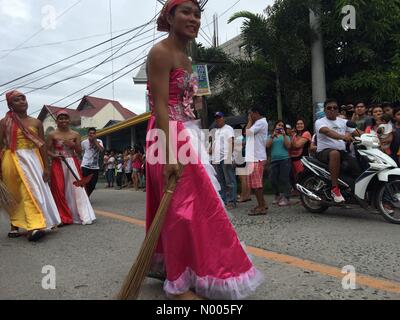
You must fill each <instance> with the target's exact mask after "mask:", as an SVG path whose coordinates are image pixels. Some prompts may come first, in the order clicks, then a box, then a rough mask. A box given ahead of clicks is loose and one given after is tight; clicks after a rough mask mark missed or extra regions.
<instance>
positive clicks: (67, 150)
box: [47, 110, 96, 225]
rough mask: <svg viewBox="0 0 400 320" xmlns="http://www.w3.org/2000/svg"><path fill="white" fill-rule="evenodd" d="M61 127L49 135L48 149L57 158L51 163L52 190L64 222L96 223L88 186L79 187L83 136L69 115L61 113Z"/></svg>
mask: <svg viewBox="0 0 400 320" xmlns="http://www.w3.org/2000/svg"><path fill="white" fill-rule="evenodd" d="M56 122H57V129H56V130H54V131H52V132H50V133H49V135H48V137H47V149H48V154H49V156H50V157H52V158H53V161H52V165H51V184H50V186H51V192H52V194H53V197H54V199H55V200H56V204H57V208H58V211H59V213H60V216H61V220H62V223H63V224H64V225H67V224H73V223H75V224H82V225H87V224H92V222H93V221H94V220H96V216H95V214H94V211H93V208H92V205H91V204H90V201H89V197H88V195H87V193H86V191H85V189H84V185H82V186H76V185H74V182H75V184H76V177H78V178H80V179H82V178H81V177H82V172H81V171H80V163H79V160H78V157H77V156H78V155H80V154H81V152H82V148H81V137H80V135H79V133H78V132H76V131H73V130H71V129H70V118H69V114H68V113H67V112H66V111H65V110H62V111H60V112H58V113H57V118H56Z"/></svg>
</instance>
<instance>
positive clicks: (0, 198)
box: [0, 179, 17, 209]
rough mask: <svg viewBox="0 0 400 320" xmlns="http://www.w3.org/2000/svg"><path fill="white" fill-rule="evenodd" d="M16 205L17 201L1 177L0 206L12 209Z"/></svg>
mask: <svg viewBox="0 0 400 320" xmlns="http://www.w3.org/2000/svg"><path fill="white" fill-rule="evenodd" d="M16 205H17V201H16V200H15V198H14V197H13V195H12V194H11V193H10V191H8V190H7V187H6V185H5V184H4V182H3V181H2V180H1V179H0V208H6V209H11V208H13V207H15V206H16Z"/></svg>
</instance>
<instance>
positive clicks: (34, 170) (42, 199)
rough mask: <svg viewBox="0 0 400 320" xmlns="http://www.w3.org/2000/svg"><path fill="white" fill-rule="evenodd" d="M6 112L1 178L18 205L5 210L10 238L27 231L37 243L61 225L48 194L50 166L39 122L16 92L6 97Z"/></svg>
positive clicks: (0, 136) (0, 139)
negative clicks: (8, 220)
mask: <svg viewBox="0 0 400 320" xmlns="http://www.w3.org/2000/svg"><path fill="white" fill-rule="evenodd" d="M6 99H7V104H8V107H9V111H8V112H7V114H6V116H5V118H4V119H2V120H1V121H0V155H1V156H0V159H1V177H0V178H1V179H2V180H3V182H4V184H5V186H6V188H7V189H8V191H9V192H10V193H11V194H12V195H13V197H14V198H15V199H16V201H17V205H16V206H15V207H14V208H12V209H8V214H9V216H10V221H11V231H10V232H9V233H8V236H9V237H10V238H16V237H19V236H21V233H20V231H19V229H20V228H21V229H25V230H27V231H28V239H29V240H30V241H37V240H39V239H40V238H42V237H43V236H44V235H45V232H44V231H45V230H46V229H50V228H52V227H54V226H57V225H59V224H60V223H61V219H60V215H59V213H58V210H57V207H56V204H55V202H54V199H53V196H52V194H51V191H50V187H49V184H48V181H49V165H48V157H47V151H46V145H45V143H44V130H43V125H42V123H41V121H39V120H37V119H35V118H32V117H30V116H28V114H27V110H28V103H27V100H26V97H25V95H24V94H22V93H21V92H19V91H17V90H13V91H10V92H8V93H7V94H6Z"/></svg>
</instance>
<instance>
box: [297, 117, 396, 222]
mask: <svg viewBox="0 0 400 320" xmlns="http://www.w3.org/2000/svg"><path fill="white" fill-rule="evenodd" d="M347 126H348V127H350V128H355V127H356V125H355V123H354V122H351V121H348V122H347ZM353 146H354V149H355V154H356V159H357V162H358V164H359V166H360V168H361V169H362V171H363V172H362V173H361V175H360V176H359V177H358V178H356V179H354V178H352V177H351V174H349V172H346V170H342V168H345V167H346V163H345V162H344V163H342V165H341V173H340V177H339V180H338V186H339V188H340V191H341V193H342V195H343V197H344V199H345V202H344V203H341V204H337V203H335V202H334V200H333V198H332V196H331V175H330V173H329V167H328V165H326V164H325V163H322V162H320V161H318V160H317V159H314V158H312V157H303V158H302V159H301V162H302V163H303V166H304V172H303V173H302V175H301V176H300V177H299V182H298V184H297V185H296V187H297V190H298V191H299V192H300V199H301V203H302V205H303V206H304V208H305V209H307V211H309V212H311V213H323V212H325V211H326V210H327V209H328V208H329V207H338V206H343V205H348V204H358V205H360V206H361V207H363V208H364V209H366V210H371V211H372V210H373V209H374V208H375V209H376V210H378V211H379V213H380V214H381V215H382V216H383V218H385V220H387V221H388V222H391V223H395V224H400V168H399V167H398V166H397V164H396V162H395V161H394V160H393V159H392V158H391V157H390V156H388V155H387V154H386V153H384V152H382V151H381V150H380V149H379V147H380V142H379V138H378V136H377V134H366V133H364V134H362V135H361V136H360V137H355V140H354V141H353Z"/></svg>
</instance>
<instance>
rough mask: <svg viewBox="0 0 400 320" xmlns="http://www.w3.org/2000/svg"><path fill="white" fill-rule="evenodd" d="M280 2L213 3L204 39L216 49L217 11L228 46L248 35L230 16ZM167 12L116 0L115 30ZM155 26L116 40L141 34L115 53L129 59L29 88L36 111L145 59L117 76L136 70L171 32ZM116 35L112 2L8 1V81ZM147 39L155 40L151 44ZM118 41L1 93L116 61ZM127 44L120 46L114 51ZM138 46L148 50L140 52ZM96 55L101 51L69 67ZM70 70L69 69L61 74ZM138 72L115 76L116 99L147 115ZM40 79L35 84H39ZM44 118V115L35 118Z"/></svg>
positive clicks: (4, 26) (149, 2) (4, 13)
mask: <svg viewBox="0 0 400 320" xmlns="http://www.w3.org/2000/svg"><path fill="white" fill-rule="evenodd" d="M272 3H273V0H240V1H238V0H209V1H208V4H207V6H206V8H205V11H204V13H203V17H202V28H203V30H202V31H201V32H200V36H199V38H198V41H199V42H201V43H203V44H204V45H205V46H209V42H208V41H210V39H209V38H211V37H212V31H213V30H212V24H210V25H209V26H207V24H209V23H212V16H213V15H214V14H215V13H217V14H218V15H220V18H219V37H220V43H223V42H225V41H227V40H229V39H231V38H233V37H235V36H236V35H238V34H239V33H240V27H241V23H242V20H238V21H235V22H233V23H231V24H227V20H228V19H229V17H230V16H231V15H232V14H233V13H235V12H237V11H241V10H248V11H251V12H254V13H261V12H262V10H263V9H265V8H266V7H267V6H268V5H270V4H272ZM160 9H161V5H160V4H158V3H157V1H156V0H112V4H111V12H112V15H111V16H112V30H113V35H114V36H116V35H118V34H121V33H123V32H126V31H128V30H130V29H132V28H135V27H137V26H140V25H143V24H146V23H147V22H149V21H151V19H152V18H153V17H154V16H155V14H156V12H158V11H159V10H160ZM154 26H155V24H154V23H153V24H150V25H148V26H145V27H144V28H143V29H142V28H140V29H138V30H137V31H135V32H132V33H129V34H128V35H126V36H124V37H121V38H119V39H117V40H115V41H114V42H113V44H114V45H118V44H119V43H122V44H124V43H125V42H126V41H127V40H129V39H130V38H132V37H133V36H135V35H137V34H138V33H139V32H140V33H139V34H138V35H137V36H136V37H135V38H133V39H132V40H131V41H130V42H128V43H127V44H126V45H125V46H124V47H122V48H121V50H120V51H119V52H118V53H115V56H118V55H120V54H123V53H125V52H128V51H131V52H130V53H127V54H126V55H124V56H123V57H121V58H118V59H115V60H114V65H113V66H112V64H111V63H106V64H104V65H102V66H99V67H97V68H93V70H91V72H89V73H87V74H85V75H83V76H81V77H77V78H74V79H70V80H68V81H64V82H61V83H59V84H56V85H54V86H52V87H49V88H46V89H40V90H36V91H34V92H32V93H28V94H27V96H28V101H29V112H30V113H33V112H35V111H37V110H40V109H41V108H42V106H43V105H44V104H53V103H54V102H56V101H58V100H61V99H63V98H64V97H67V96H69V95H71V94H73V93H75V92H76V91H78V90H80V89H82V88H84V87H86V86H89V85H91V84H92V83H93V82H96V81H99V80H100V79H102V78H104V77H107V76H108V75H110V74H111V73H112V68H114V72H116V71H117V70H119V69H122V68H123V67H125V66H126V65H128V64H130V63H133V62H135V61H137V62H136V63H134V64H132V65H131V66H130V67H128V68H126V69H123V70H121V72H119V73H116V74H115V78H117V77H119V76H122V75H123V74H124V73H126V72H128V71H129V69H132V68H134V67H136V66H138V65H139V64H140V63H142V62H143V58H144V57H145V55H146V53H147V52H148V50H149V49H150V47H151V45H152V41H155V42H157V41H159V39H158V37H160V36H162V35H163V33H158V32H156V31H155V28H154ZM82 38H84V39H82ZM109 38H110V6H109V0H0V39H1V40H2V41H1V42H0V65H1V71H0V84H4V83H6V82H8V81H10V80H13V79H15V78H18V77H20V76H23V75H25V74H27V73H29V72H32V71H35V70H37V69H39V68H42V67H44V66H47V65H49V64H51V63H54V62H57V61H59V60H61V59H64V58H67V57H68V56H71V55H73V54H75V53H78V52H79V51H82V50H84V49H87V48H89V47H91V46H94V45H96V44H98V43H100V42H103V41H106V40H107V39H109ZM147 42H150V43H148V44H146V43H147ZM145 44H146V45H145ZM110 46H111V44H110V43H107V44H104V45H102V46H100V47H98V48H95V49H93V50H90V51H88V52H86V53H84V54H81V55H78V56H76V57H74V58H71V59H68V60H66V61H64V62H62V63H59V64H57V65H54V66H53V67H51V68H48V69H45V70H43V71H41V72H39V73H35V74H33V75H31V76H29V77H27V78H24V79H21V80H19V81H18V82H14V83H12V84H10V85H6V86H2V87H0V93H1V92H3V91H5V90H7V89H11V88H19V89H21V90H22V91H23V92H28V91H30V90H34V89H37V88H40V87H43V86H48V85H49V84H52V83H54V82H57V81H60V80H63V79H66V78H68V77H71V76H76V75H78V74H79V73H81V72H83V71H85V70H86V69H88V68H91V67H94V66H96V65H97V64H99V63H100V62H102V61H104V60H105V59H106V58H108V57H109V56H110V55H111V51H106V50H107V49H110ZM120 47H121V46H120ZM120 47H117V48H115V49H114V52H115V51H116V50H118V48H120ZM137 47H140V48H138V49H135V48H137ZM10 50H11V51H10ZM110 50H111V49H110ZM104 51H105V52H104ZM101 52H103V53H101ZM94 55H97V56H96V57H94V58H91V59H88V60H87V61H85V62H81V63H79V64H76V65H75V66H73V67H69V68H66V67H67V66H70V65H71V64H75V63H77V62H79V61H81V60H83V59H87V58H90V57H91V56H94ZM62 68H65V69H64V70H62V71H60V72H56V71H59V70H60V69H62ZM138 70H139V69H136V70H134V71H131V72H129V73H128V74H126V75H125V76H122V77H121V78H120V79H119V80H117V81H115V85H114V94H115V96H114V97H115V100H118V101H120V102H121V104H122V105H123V106H125V107H127V108H128V109H130V110H132V111H133V112H135V113H137V114H140V113H143V112H144V111H145V86H143V85H134V84H133V81H132V77H133V76H135V75H136V73H137V71H138ZM39 77H43V79H41V80H39V79H38V78H39ZM33 80H35V81H34V82H32V81H33ZM110 81H111V77H108V78H106V79H104V80H103V81H101V82H99V83H97V84H95V85H93V86H90V87H88V88H87V89H85V90H82V91H79V92H77V93H75V94H73V95H72V96H71V97H69V98H67V99H65V100H62V101H61V102H59V103H56V104H54V105H56V106H60V107H65V106H67V105H68V104H70V103H72V102H74V101H76V100H78V99H80V98H82V97H83V96H84V95H85V94H89V93H91V92H92V91H94V90H96V89H97V88H99V87H100V86H102V85H104V84H106V83H108V82H110ZM29 82H32V83H29ZM92 95H93V96H96V97H101V98H106V99H113V89H112V86H111V85H109V86H107V87H105V88H104V89H102V90H100V91H98V92H96V93H94V94H92ZM0 100H4V94H3V95H2V96H1V97H0ZM0 105H1V108H0V116H1V117H2V116H3V115H4V114H5V112H6V111H7V106H6V103H5V102H4V101H2V102H0ZM77 105H78V103H74V104H73V105H72V106H71V107H70V108H76V107H77ZM37 115H38V114H37V113H36V114H34V115H32V116H37Z"/></svg>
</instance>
